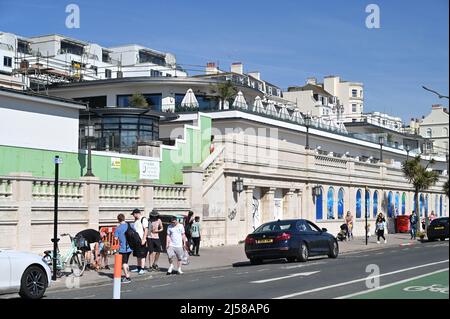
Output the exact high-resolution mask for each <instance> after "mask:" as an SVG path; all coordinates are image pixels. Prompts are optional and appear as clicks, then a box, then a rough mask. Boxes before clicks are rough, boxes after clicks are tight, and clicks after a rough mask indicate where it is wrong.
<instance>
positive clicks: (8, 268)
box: [0, 249, 51, 299]
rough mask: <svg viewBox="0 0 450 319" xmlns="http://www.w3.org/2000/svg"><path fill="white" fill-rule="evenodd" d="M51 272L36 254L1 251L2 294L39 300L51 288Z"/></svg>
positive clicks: (0, 275) (0, 281)
mask: <svg viewBox="0 0 450 319" xmlns="http://www.w3.org/2000/svg"><path fill="white" fill-rule="evenodd" d="M50 282H51V270H50V268H49V267H48V265H47V263H45V262H44V261H43V260H42V257H41V256H39V255H36V254H32V253H28V252H22V251H15V250H5V249H0V294H10V293H19V295H20V296H21V297H22V298H26V299H39V298H42V296H44V293H45V290H46V289H47V287H49V286H50Z"/></svg>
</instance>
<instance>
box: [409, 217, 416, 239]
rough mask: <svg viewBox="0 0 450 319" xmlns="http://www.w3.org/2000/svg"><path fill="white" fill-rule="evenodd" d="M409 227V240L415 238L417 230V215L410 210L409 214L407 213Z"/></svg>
mask: <svg viewBox="0 0 450 319" xmlns="http://www.w3.org/2000/svg"><path fill="white" fill-rule="evenodd" d="M409 229H410V232H411V240H415V239H416V232H417V216H416V212H415V211H412V213H411V215H409Z"/></svg>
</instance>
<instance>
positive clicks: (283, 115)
mask: <svg viewBox="0 0 450 319" xmlns="http://www.w3.org/2000/svg"><path fill="white" fill-rule="evenodd" d="M279 116H280V118H281V119H283V120H290V119H291V116H290V115H289V111H288V110H287V107H286V105H282V106H281V110H280V114H279Z"/></svg>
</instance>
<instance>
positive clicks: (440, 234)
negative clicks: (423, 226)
mask: <svg viewBox="0 0 450 319" xmlns="http://www.w3.org/2000/svg"><path fill="white" fill-rule="evenodd" d="M448 233H449V232H448V217H440V218H436V219H434V220H433V221H432V222H431V224H430V225H428V228H427V237H428V240H431V241H432V240H436V239H440V240H445V238H449V236H448Z"/></svg>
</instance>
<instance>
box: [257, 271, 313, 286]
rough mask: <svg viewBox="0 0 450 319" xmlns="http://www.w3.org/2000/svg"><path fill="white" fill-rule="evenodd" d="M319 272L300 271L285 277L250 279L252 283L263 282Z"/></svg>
mask: <svg viewBox="0 0 450 319" xmlns="http://www.w3.org/2000/svg"><path fill="white" fill-rule="evenodd" d="M318 272H320V271H310V272H299V273H296V274H292V275H288V276H283V277H276V278H270V279H262V280H255V281H250V283H252V284H263V283H266V282H270V281H276V280H282V279H287V278H292V277H298V276H310V275H313V274H316V273H318Z"/></svg>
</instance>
